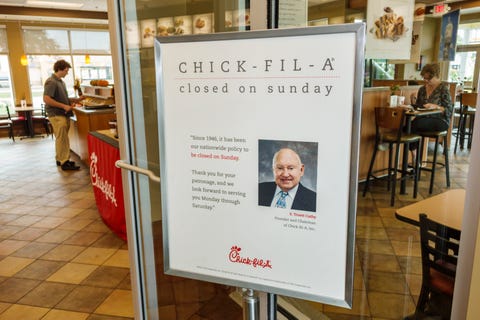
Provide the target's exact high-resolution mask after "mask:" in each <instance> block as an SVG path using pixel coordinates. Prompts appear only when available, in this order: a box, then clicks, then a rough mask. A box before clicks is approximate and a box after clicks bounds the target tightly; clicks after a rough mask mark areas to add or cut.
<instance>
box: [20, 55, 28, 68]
mask: <svg viewBox="0 0 480 320" xmlns="http://www.w3.org/2000/svg"><path fill="white" fill-rule="evenodd" d="M20 64H21V65H22V66H24V67H25V66H27V65H28V59H27V55H26V54H22V56H21V57H20Z"/></svg>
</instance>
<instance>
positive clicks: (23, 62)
mask: <svg viewBox="0 0 480 320" xmlns="http://www.w3.org/2000/svg"><path fill="white" fill-rule="evenodd" d="M18 30H19V31H20V33H22V25H21V24H20V21H18ZM20 64H21V65H22V66H24V67H25V66H27V65H28V58H27V55H26V54H25V53H24V54H22V55H21V56H20Z"/></svg>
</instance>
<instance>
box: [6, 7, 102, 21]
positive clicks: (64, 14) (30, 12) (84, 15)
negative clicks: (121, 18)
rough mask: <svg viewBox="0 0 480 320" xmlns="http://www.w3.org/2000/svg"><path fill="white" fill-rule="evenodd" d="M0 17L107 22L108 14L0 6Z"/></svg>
mask: <svg viewBox="0 0 480 320" xmlns="http://www.w3.org/2000/svg"><path fill="white" fill-rule="evenodd" d="M1 15H15V16H39V17H55V18H80V19H101V20H102V19H104V20H108V13H107V12H101V11H82V10H64V9H50V8H32V7H15V6H0V16H1Z"/></svg>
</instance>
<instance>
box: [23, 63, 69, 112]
mask: <svg viewBox="0 0 480 320" xmlns="http://www.w3.org/2000/svg"><path fill="white" fill-rule="evenodd" d="M60 59H64V60H66V61H68V62H69V63H70V64H72V61H71V57H70V56H60V55H58V56H57V55H29V56H28V75H29V79H30V88H31V91H32V102H33V105H40V104H41V103H43V84H44V83H45V80H47V78H48V77H50V76H51V75H52V73H53V64H54V63H55V62H56V61H57V60H60ZM72 67H73V66H72ZM73 79H74V75H73V72H72V71H71V70H70V72H69V73H68V74H67V76H66V77H65V78H64V79H63V81H65V84H66V86H67V90H68V94H69V95H70V96H74V94H75V92H74V91H75V90H74V89H73Z"/></svg>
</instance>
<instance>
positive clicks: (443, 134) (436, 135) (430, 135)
mask: <svg viewBox="0 0 480 320" xmlns="http://www.w3.org/2000/svg"><path fill="white" fill-rule="evenodd" d="M418 134H419V135H420V136H421V137H422V140H421V142H420V148H419V149H418V150H419V151H418V153H420V162H419V163H420V166H419V169H418V178H419V179H420V177H421V172H422V171H429V172H430V173H431V174H430V187H429V189H428V192H429V193H430V194H431V193H432V192H433V183H434V181H435V171H436V168H437V167H438V166H442V167H445V175H446V179H447V187H450V163H449V161H448V152H449V147H448V146H449V143H450V142H449V140H448V130H444V131H430V132H419V133H418ZM440 138H443V156H444V162H443V163H437V153H438V145H439V144H440ZM427 139H434V140H435V147H434V149H433V159H432V161H423V159H422V158H423V152H422V150H423V149H424V145H425V142H426V140H427ZM423 163H430V164H431V166H430V167H423V166H422V164H423Z"/></svg>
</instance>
